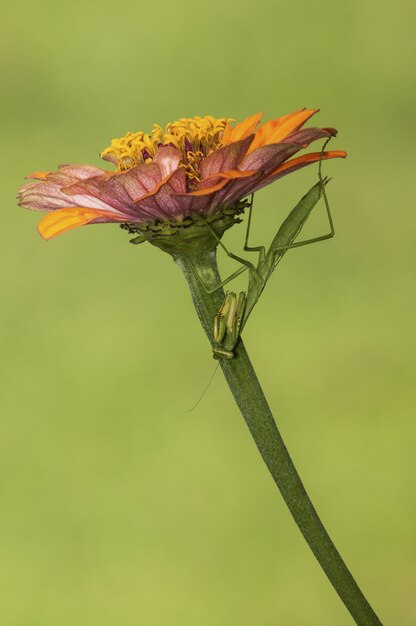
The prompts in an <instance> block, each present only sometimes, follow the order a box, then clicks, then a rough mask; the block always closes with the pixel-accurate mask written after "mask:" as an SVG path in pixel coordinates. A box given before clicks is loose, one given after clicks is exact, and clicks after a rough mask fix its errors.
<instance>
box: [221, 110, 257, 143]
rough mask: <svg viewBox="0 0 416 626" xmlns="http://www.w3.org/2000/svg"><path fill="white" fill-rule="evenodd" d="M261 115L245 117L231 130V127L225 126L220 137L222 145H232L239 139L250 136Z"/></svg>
mask: <svg viewBox="0 0 416 626" xmlns="http://www.w3.org/2000/svg"><path fill="white" fill-rule="evenodd" d="M262 115H263V113H255V114H254V115H251V116H250V117H247V118H246V119H245V120H243V121H242V122H240V123H239V124H237V125H236V126H234V128H231V126H230V125H229V124H227V126H226V127H225V130H224V133H223V135H222V143H223V145H225V144H228V143H232V142H234V141H239V140H240V139H245V138H246V137H248V136H249V135H251V134H252V133H253V132H254V131H255V129H256V127H257V126H258V124H259V122H260V120H261V118H262Z"/></svg>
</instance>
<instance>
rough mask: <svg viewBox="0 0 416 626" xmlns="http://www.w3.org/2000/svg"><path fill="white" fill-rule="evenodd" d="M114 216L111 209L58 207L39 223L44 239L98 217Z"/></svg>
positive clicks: (39, 229)
mask: <svg viewBox="0 0 416 626" xmlns="http://www.w3.org/2000/svg"><path fill="white" fill-rule="evenodd" d="M108 216H113V214H112V213H111V212H110V211H99V210H97V209H84V208H80V207H70V208H68V209H56V210H55V211H50V212H49V213H47V214H46V215H45V216H44V217H43V218H42V219H41V221H40V222H39V224H38V231H39V232H40V234H41V235H42V237H43V238H44V239H52V237H56V235H60V234H61V233H65V232H66V231H67V230H72V229H73V228H77V227H78V226H84V225H85V224H89V223H90V222H92V221H93V220H95V219H96V218H97V217H108Z"/></svg>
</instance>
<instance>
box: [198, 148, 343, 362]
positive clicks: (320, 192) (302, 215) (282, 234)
mask: <svg viewBox="0 0 416 626" xmlns="http://www.w3.org/2000/svg"><path fill="white" fill-rule="evenodd" d="M327 143H328V142H326V143H325V144H324V146H323V148H322V152H323V151H324V149H325V146H326V144H327ZM322 152H321V154H322ZM321 165H322V159H321V160H320V161H319V167H318V178H319V181H318V182H317V183H316V184H315V185H314V186H313V187H312V188H311V189H310V190H309V191H308V193H307V194H306V195H305V196H303V198H302V199H301V200H300V201H299V203H298V204H297V205H296V206H295V208H294V209H293V210H292V211H291V212H290V213H289V215H288V217H287V218H286V219H285V221H284V222H283V224H282V225H281V226H280V228H279V230H278V231H277V233H276V235H275V237H274V239H273V241H272V243H271V245H270V247H269V249H268V250H267V251H266V248H265V247H264V246H255V247H253V246H249V243H248V238H249V233H250V226H251V218H252V212H253V195H252V196H251V198H250V202H249V205H248V207H249V214H248V221H247V230H246V236H245V241H244V250H245V251H246V252H257V253H258V261H257V265H256V266H255V265H254V264H253V263H251V262H250V261H247V260H246V259H243V258H242V257H239V256H237V255H235V254H233V253H232V252H230V251H229V250H227V248H226V247H225V245H224V244H223V243H222V241H221V240H220V239H219V238H218V236H217V235H216V233H215V232H214V230H213V229H212V228H211V226H210V225H209V224H207V228H209V229H210V231H211V233H212V234H213V236H214V237H215V238H216V239H218V243H219V245H220V246H221V247H222V248H223V250H224V251H225V252H226V254H227V255H228V256H229V257H231V258H232V259H234V260H236V261H238V262H239V263H241V265H242V267H240V268H239V269H238V270H237V271H235V272H234V273H233V274H231V276H229V277H228V278H226V279H225V280H223V281H222V282H221V283H219V284H218V285H217V286H216V287H215V288H214V289H210V290H208V289H207V288H206V287H205V285H204V288H205V289H206V290H207V291H209V293H213V292H214V291H216V290H218V289H221V288H222V287H223V286H224V285H226V284H228V283H229V282H230V281H232V280H233V279H234V278H236V277H237V276H239V275H240V274H242V273H243V272H245V271H248V273H249V280H248V288H247V293H245V292H241V293H240V295H239V297H238V298H237V295H236V294H235V293H234V292H229V293H227V294H226V296H225V300H224V302H223V304H222V306H221V308H220V310H219V311H218V313H217V314H216V316H215V318H214V329H213V335H214V346H213V352H214V358H216V359H218V358H226V359H231V358H233V356H234V348H235V346H236V345H237V343H238V340H239V337H240V334H241V332H242V330H243V328H244V326H245V324H246V322H247V319H248V317H249V315H250V313H251V312H252V310H253V308H254V306H255V305H256V303H257V301H258V299H259V298H260V295H261V293H262V291H263V289H264V288H265V286H266V283H267V281H268V280H269V278H270V276H271V275H272V273H273V272H274V270H275V268H276V266H277V264H278V263H279V261H280V259H281V258H282V256H283V255H284V254H285V252H287V250H290V249H292V248H298V247H300V246H305V245H308V244H311V243H316V242H318V241H324V240H325V239H330V238H331V237H333V236H334V234H335V230H334V224H333V221H332V216H331V211H330V208H329V203H328V198H327V195H326V191H325V187H326V185H327V183H328V182H329V180H330V179H329V178H322V174H321ZM321 196H322V197H323V199H324V203H325V208H326V214H327V217H328V222H329V227H330V231H329V232H328V233H327V234H325V235H321V236H319V237H314V238H312V239H306V240H303V241H299V242H297V241H295V239H296V238H297V236H298V235H299V233H300V231H301V230H302V228H303V226H304V224H305V222H306V220H307V219H308V217H309V215H310V213H311V211H312V209H313V208H314V207H315V205H316V204H317V202H318V201H319V199H320V198H321ZM201 282H202V281H201ZM202 284H203V283H202Z"/></svg>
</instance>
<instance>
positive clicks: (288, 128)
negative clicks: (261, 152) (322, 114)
mask: <svg viewBox="0 0 416 626" xmlns="http://www.w3.org/2000/svg"><path fill="white" fill-rule="evenodd" d="M318 110H319V109H299V110H298V111H294V112H293V113H289V114H288V115H283V116H282V117H278V118H277V119H275V120H271V121H270V122H266V123H265V124H263V125H262V126H260V128H259V129H258V131H257V132H256V136H255V138H254V140H253V143H252V144H251V146H250V148H249V150H248V152H252V151H253V150H255V149H256V148H259V147H260V146H266V145H268V144H271V143H279V142H280V141H282V139H285V138H286V137H287V136H288V135H289V134H290V133H293V132H294V131H296V130H298V129H299V128H300V127H301V126H303V124H304V123H305V122H306V121H307V120H308V119H310V118H311V117H312V115H315V113H317V112H318Z"/></svg>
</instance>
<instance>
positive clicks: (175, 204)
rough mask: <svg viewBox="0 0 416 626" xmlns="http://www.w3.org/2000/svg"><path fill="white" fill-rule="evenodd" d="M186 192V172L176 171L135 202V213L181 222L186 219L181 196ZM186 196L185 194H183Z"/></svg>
mask: <svg viewBox="0 0 416 626" xmlns="http://www.w3.org/2000/svg"><path fill="white" fill-rule="evenodd" d="M185 190H186V172H185V169H184V168H183V167H181V168H179V169H177V170H176V171H175V172H173V173H172V174H170V176H168V177H167V178H165V179H164V180H162V181H160V182H159V183H158V184H157V185H156V187H155V188H154V189H153V190H152V191H151V192H150V193H148V194H146V195H145V196H142V197H141V198H138V199H137V200H136V202H135V207H136V211H137V212H138V213H139V214H140V212H142V211H144V212H146V213H148V214H151V215H152V217H153V219H159V220H166V219H176V220H181V219H183V218H184V217H186V215H187V213H186V211H185V210H184V207H183V203H182V201H181V199H180V197H178V196H180V195H181V194H184V193H185ZM185 195H186V194H185Z"/></svg>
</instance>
